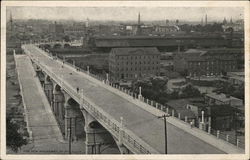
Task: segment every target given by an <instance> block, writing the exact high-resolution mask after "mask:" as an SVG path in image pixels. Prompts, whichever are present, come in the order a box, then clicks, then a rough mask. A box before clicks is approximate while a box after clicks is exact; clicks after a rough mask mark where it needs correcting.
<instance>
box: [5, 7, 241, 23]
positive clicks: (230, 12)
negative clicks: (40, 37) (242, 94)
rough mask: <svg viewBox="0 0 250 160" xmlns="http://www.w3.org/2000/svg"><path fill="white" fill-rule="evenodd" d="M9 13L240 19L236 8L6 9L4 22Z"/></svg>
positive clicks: (24, 16)
mask: <svg viewBox="0 0 250 160" xmlns="http://www.w3.org/2000/svg"><path fill="white" fill-rule="evenodd" d="M10 12H11V13H12V17H13V19H48V20H59V19H61V20H76V21H79V20H80V21H85V20H86V19H87V18H89V19H90V20H114V21H136V20H137V17H138V13H139V12H140V14H141V20H142V21H143V20H144V21H152V20H165V19H169V20H176V19H179V20H185V21H201V19H202V17H203V20H204V21H205V15H206V14H207V17H208V21H222V20H223V19H224V17H226V19H230V18H231V17H232V19H233V20H235V19H240V18H243V8H239V7H207V8H205V7H26V6H25V7H7V19H8V18H9V15H10Z"/></svg>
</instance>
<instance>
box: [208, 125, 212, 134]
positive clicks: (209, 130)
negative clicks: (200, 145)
mask: <svg viewBox="0 0 250 160" xmlns="http://www.w3.org/2000/svg"><path fill="white" fill-rule="evenodd" d="M208 134H211V127H210V126H208Z"/></svg>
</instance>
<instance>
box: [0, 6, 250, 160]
mask: <svg viewBox="0 0 250 160" xmlns="http://www.w3.org/2000/svg"><path fill="white" fill-rule="evenodd" d="M6 6H47V7H49V6H51V7H52V6H65V7H81V6H82V7H87V6H88V7H90V6H92V7H98V6H99V7H111V6H131V7H148V6H149V7H157V6H158V7H243V8H244V19H245V21H244V23H245V97H246V100H245V112H246V117H245V119H246V120H245V126H246V134H245V139H246V141H245V143H246V149H245V154H230V155H216V154H203V155H199V154H189V155H186V154H181V155H172V154H171V155H147V156H144V155H6V146H5V144H6V139H5V137H6V133H5V127H6V126H5V118H6V109H5V106H6ZM249 30H250V28H249V2H248V1H218V2H216V1H203V2H200V1H177V2H174V1H155V2H153V1H8V2H7V1H3V2H2V3H1V147H0V148H1V150H0V153H1V157H0V158H1V159H13V160H14V159H26V160H29V159H46V160H47V159H103V160H104V159H105V160H106V159H126V160H127V159H129V160H130V159H143V160H144V159H150V160H156V159H192V160H200V159H204V160H210V159H220V160H245V159H249V134H247V133H249V106H250V105H249V104H250V103H249V98H248V97H249V93H250V90H249V67H250V65H249V51H250V50H249V47H250V43H249V37H250V36H249Z"/></svg>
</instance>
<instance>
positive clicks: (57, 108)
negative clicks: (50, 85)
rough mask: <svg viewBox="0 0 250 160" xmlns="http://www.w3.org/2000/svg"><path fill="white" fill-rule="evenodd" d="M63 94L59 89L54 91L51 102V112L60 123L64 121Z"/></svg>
mask: <svg viewBox="0 0 250 160" xmlns="http://www.w3.org/2000/svg"><path fill="white" fill-rule="evenodd" d="M64 101H65V99H64V94H63V92H62V91H61V90H60V88H59V89H56V88H55V89H54V90H53V102H52V110H53V112H54V114H55V115H56V117H58V118H59V120H60V121H62V120H63V119H64V110H63V109H64Z"/></svg>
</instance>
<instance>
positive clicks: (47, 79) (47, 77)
mask: <svg viewBox="0 0 250 160" xmlns="http://www.w3.org/2000/svg"><path fill="white" fill-rule="evenodd" d="M44 80H45V83H52V81H51V78H50V77H49V76H48V75H45V78H44Z"/></svg>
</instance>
